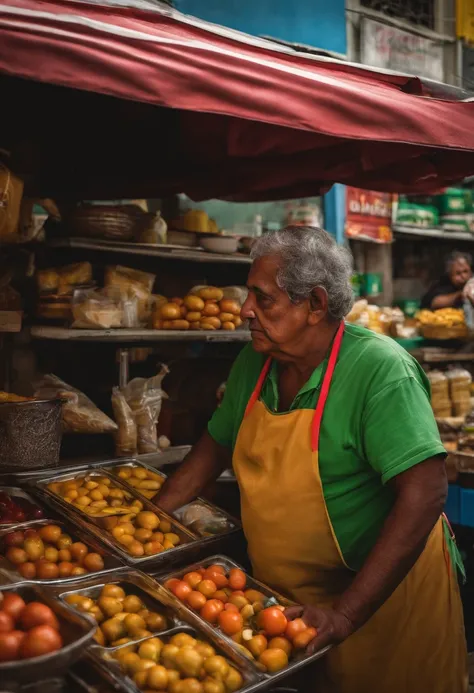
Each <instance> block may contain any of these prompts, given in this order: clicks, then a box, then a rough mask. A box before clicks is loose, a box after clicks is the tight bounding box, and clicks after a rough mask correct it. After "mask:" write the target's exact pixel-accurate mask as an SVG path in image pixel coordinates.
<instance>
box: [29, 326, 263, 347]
mask: <svg viewBox="0 0 474 693" xmlns="http://www.w3.org/2000/svg"><path fill="white" fill-rule="evenodd" d="M31 336H32V337H34V338H35V339H52V340H55V341H65V342H104V343H105V342H108V343H114V344H151V343H155V342H224V343H225V342H249V341H250V332H249V331H248V330H242V329H239V330H235V331H234V332H231V331H227V330H202V331H194V330H190V331H186V330H146V329H115V330H80V329H72V328H66V327H50V326H47V325H37V326H35V327H32V328H31Z"/></svg>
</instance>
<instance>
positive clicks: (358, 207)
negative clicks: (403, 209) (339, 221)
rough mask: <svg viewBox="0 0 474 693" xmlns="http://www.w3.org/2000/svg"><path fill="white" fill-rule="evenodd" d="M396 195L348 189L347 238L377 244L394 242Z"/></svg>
mask: <svg viewBox="0 0 474 693" xmlns="http://www.w3.org/2000/svg"><path fill="white" fill-rule="evenodd" d="M394 199H395V195H392V194H391V193H381V192H373V191H372V190H361V189H360V188H351V187H346V236H347V238H366V239H370V240H371V241H375V242H376V243H390V242H391V241H392V206H393V202H394Z"/></svg>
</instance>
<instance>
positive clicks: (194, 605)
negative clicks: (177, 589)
mask: <svg viewBox="0 0 474 693" xmlns="http://www.w3.org/2000/svg"><path fill="white" fill-rule="evenodd" d="M186 602H187V603H188V604H189V606H190V607H191V609H196V611H199V610H200V609H202V607H203V606H204V604H205V603H206V602H207V599H206V597H205V596H204V595H203V594H201V592H197V591H196V590H193V591H192V592H190V593H189V594H188V596H187V597H186Z"/></svg>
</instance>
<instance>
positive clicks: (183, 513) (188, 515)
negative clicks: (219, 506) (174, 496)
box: [174, 501, 230, 537]
mask: <svg viewBox="0 0 474 693" xmlns="http://www.w3.org/2000/svg"><path fill="white" fill-rule="evenodd" d="M174 514H175V517H176V519H177V520H179V521H180V522H181V523H182V524H183V525H184V526H185V527H188V528H189V529H191V530H192V531H193V532H196V533H197V534H199V535H200V536H201V537H206V536H212V535H214V534H222V532H226V531H228V530H229V529H230V523H229V520H228V519H227V517H226V516H225V515H224V514H223V513H220V512H219V511H218V510H213V509H212V508H209V507H207V506H206V505H203V504H202V503H200V502H199V501H196V502H194V503H190V504H189V505H185V506H184V507H183V508H179V509H178V510H176V512H175V513H174Z"/></svg>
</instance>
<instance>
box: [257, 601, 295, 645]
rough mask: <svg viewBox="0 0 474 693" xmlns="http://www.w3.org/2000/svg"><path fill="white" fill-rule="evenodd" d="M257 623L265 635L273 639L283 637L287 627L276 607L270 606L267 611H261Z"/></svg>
mask: <svg viewBox="0 0 474 693" xmlns="http://www.w3.org/2000/svg"><path fill="white" fill-rule="evenodd" d="M257 623H258V626H259V628H261V629H262V630H263V631H264V632H265V635H270V636H271V637H274V636H276V635H283V634H284V633H285V631H286V628H287V626H288V620H287V618H286V616H285V614H284V613H283V611H280V609H279V608H278V607H276V606H270V607H268V609H264V610H263V611H261V612H260V613H259V615H258V617H257Z"/></svg>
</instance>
